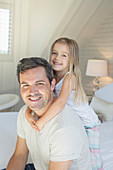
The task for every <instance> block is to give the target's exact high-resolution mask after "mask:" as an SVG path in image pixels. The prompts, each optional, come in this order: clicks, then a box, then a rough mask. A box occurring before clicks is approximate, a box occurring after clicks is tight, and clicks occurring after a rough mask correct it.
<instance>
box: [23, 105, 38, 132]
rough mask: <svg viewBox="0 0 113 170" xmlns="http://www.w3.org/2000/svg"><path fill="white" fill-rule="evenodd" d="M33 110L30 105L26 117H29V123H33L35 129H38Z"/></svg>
mask: <svg viewBox="0 0 113 170" xmlns="http://www.w3.org/2000/svg"><path fill="white" fill-rule="evenodd" d="M31 112H32V110H31V109H30V108H29V107H28V108H27V110H26V112H25V117H26V119H27V121H28V122H29V124H30V125H31V127H32V128H33V129H35V130H38V128H37V126H36V125H35V123H36V121H35V119H34V117H33V116H32V115H31Z"/></svg>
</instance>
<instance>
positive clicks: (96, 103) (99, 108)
mask: <svg viewBox="0 0 113 170" xmlns="http://www.w3.org/2000/svg"><path fill="white" fill-rule="evenodd" d="M90 106H91V107H92V108H93V110H94V111H95V112H96V113H97V114H102V115H103V116H104V120H105V121H111V120H113V103H109V102H106V101H104V100H102V99H99V98H97V97H93V99H92V101H91V103H90Z"/></svg>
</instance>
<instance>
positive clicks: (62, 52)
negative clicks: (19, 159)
mask: <svg viewBox="0 0 113 170" xmlns="http://www.w3.org/2000/svg"><path fill="white" fill-rule="evenodd" d="M50 63H51V65H52V67H53V70H54V75H55V77H56V86H55V97H57V99H56V100H55V102H54V103H53V104H52V105H51V106H50V107H49V109H48V110H47V112H46V113H45V114H44V115H43V116H42V117H41V118H40V119H39V120H37V121H35V119H34V117H33V116H32V115H31V110H30V109H29V108H28V109H27V111H26V118H27V120H28V121H29V123H30V124H31V126H32V127H33V128H35V129H36V130H38V131H40V130H42V128H43V127H44V125H45V124H46V123H47V122H48V121H49V120H51V119H52V118H53V117H54V116H56V115H57V114H58V113H59V112H60V111H61V110H62V109H63V108H64V106H65V104H68V105H70V106H71V107H72V108H73V109H74V110H75V112H76V113H77V114H78V115H79V117H80V119H81V120H82V123H83V125H84V127H85V129H86V133H87V135H88V140H89V148H90V152H91V158H92V167H93V168H92V169H93V170H102V169H103V165H102V160H101V157H100V152H99V126H100V121H99V120H98V117H97V115H96V114H95V112H94V111H93V110H92V108H91V107H90V106H89V105H88V102H87V98H86V95H85V92H84V90H83V87H82V83H81V75H80V70H79V66H78V64H79V49H78V45H77V43H76V41H74V40H72V39H69V38H60V39H58V40H56V41H55V42H54V43H53V44H52V47H51V50H50Z"/></svg>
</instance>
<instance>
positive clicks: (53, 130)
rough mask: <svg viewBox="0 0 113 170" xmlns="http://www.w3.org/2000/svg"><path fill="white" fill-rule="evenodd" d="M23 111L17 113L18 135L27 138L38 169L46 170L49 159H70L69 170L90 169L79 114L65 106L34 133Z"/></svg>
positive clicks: (84, 133) (85, 137)
mask: <svg viewBox="0 0 113 170" xmlns="http://www.w3.org/2000/svg"><path fill="white" fill-rule="evenodd" d="M26 108H27V107H26V106H23V107H22V109H21V110H20V112H19V116H18V122H17V133H18V135H19V136H20V137H21V138H25V139H26V143H27V146H28V149H29V152H30V155H31V158H32V161H33V163H34V166H35V168H36V169H37V170H48V169H49V161H50V160H51V161H68V160H73V161H72V165H71V167H70V170H91V169H92V168H91V160H90V152H89V144H88V140H87V136H86V132H85V129H84V127H83V125H82V124H81V121H80V119H79V117H78V115H77V114H75V112H74V111H73V110H72V109H71V108H70V107H69V106H67V105H66V106H65V108H64V109H63V110H62V112H61V113H59V114H58V115H57V116H55V117H54V118H53V119H52V120H50V121H49V122H48V123H47V124H46V125H45V126H44V128H43V129H42V131H41V132H38V131H36V130H34V129H33V128H32V127H31V126H30V124H29V123H28V122H27V120H26V118H25V111H26ZM35 116H36V115H35Z"/></svg>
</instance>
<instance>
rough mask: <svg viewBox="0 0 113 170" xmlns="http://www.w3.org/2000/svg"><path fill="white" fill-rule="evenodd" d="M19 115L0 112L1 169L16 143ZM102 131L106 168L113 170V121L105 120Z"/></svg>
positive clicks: (106, 169)
mask: <svg viewBox="0 0 113 170" xmlns="http://www.w3.org/2000/svg"><path fill="white" fill-rule="evenodd" d="M17 115H18V112H7V113H5V112H4V113H0V170H1V169H3V168H5V167H6V165H7V163H8V161H9V159H10V157H11V155H12V153H13V151H14V148H15V145H16V138H17V134H16V129H17V128H16V124H17V123H16V121H17ZM100 132H101V138H100V145H101V154H102V158H103V160H104V170H113V121H111V122H104V123H103V124H102V125H101V128H100Z"/></svg>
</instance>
